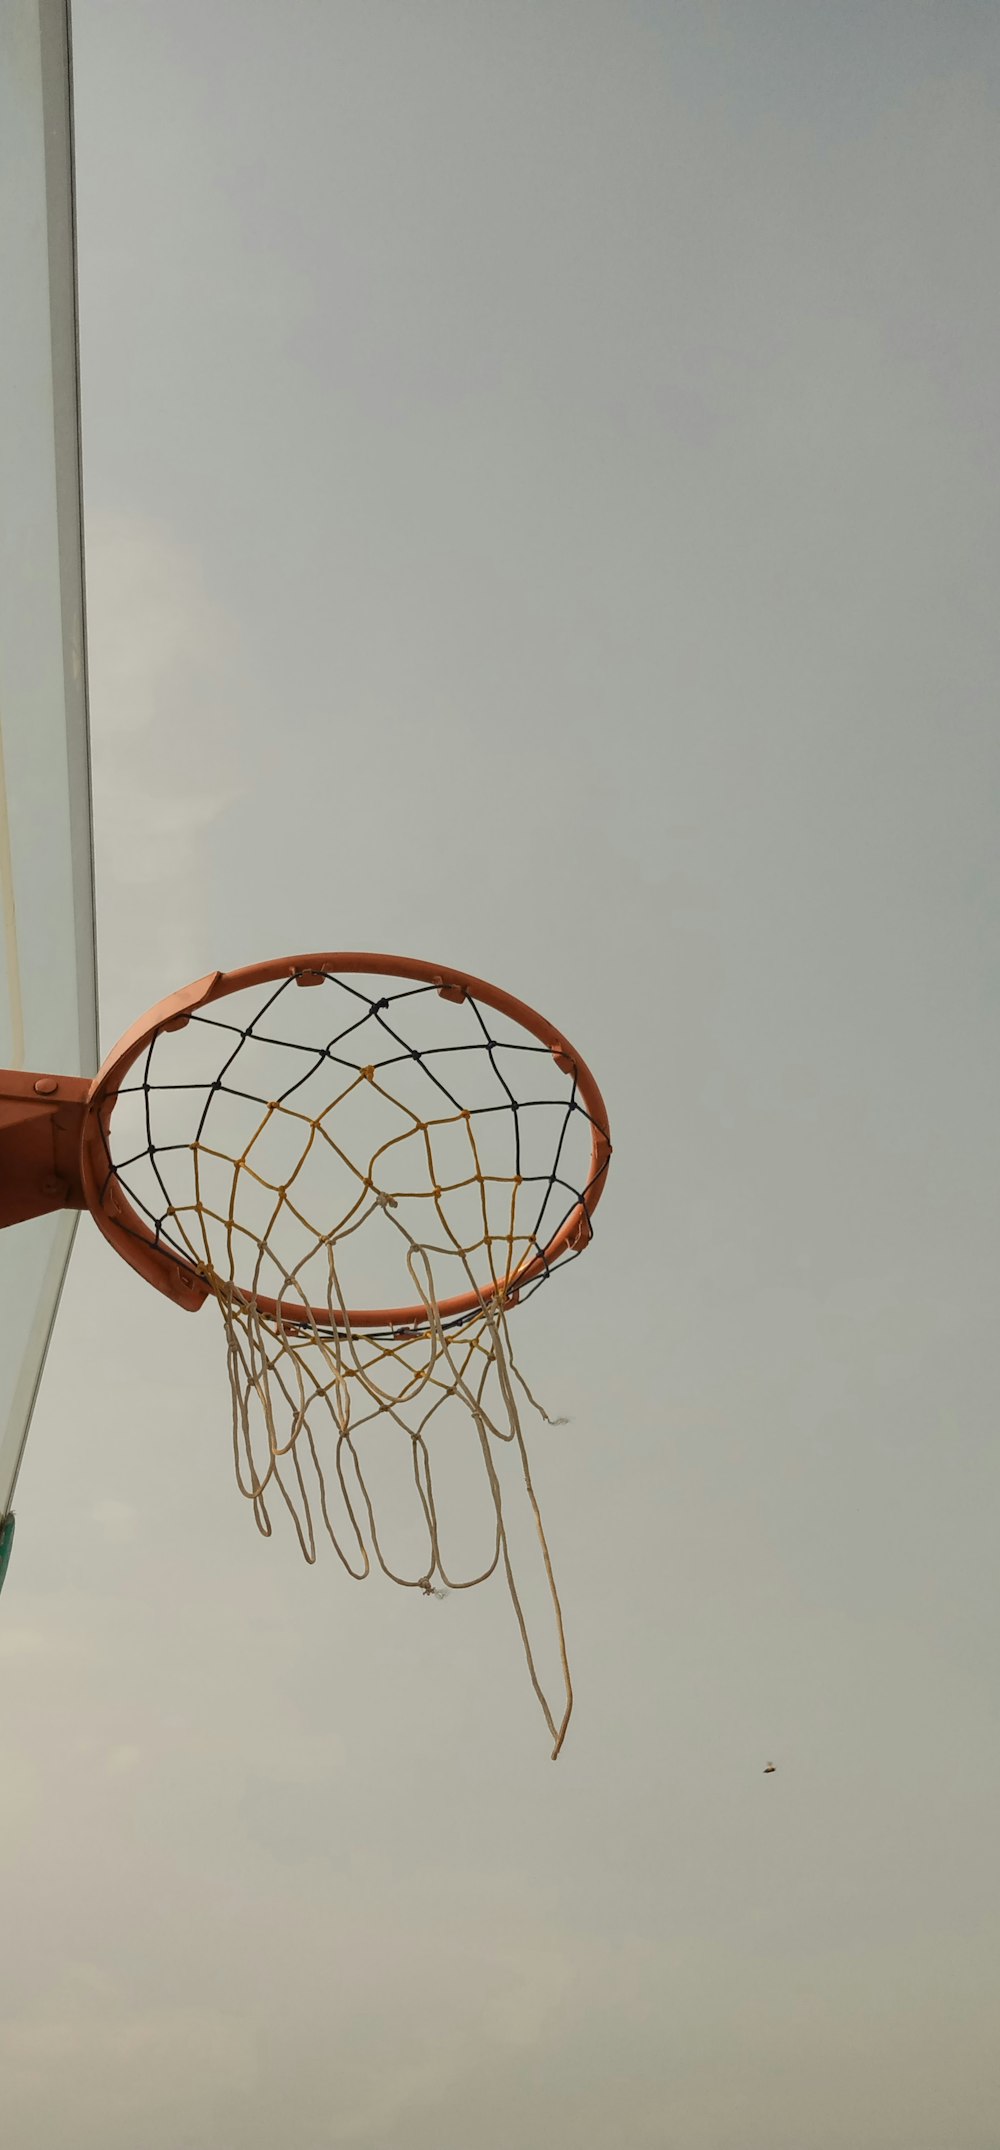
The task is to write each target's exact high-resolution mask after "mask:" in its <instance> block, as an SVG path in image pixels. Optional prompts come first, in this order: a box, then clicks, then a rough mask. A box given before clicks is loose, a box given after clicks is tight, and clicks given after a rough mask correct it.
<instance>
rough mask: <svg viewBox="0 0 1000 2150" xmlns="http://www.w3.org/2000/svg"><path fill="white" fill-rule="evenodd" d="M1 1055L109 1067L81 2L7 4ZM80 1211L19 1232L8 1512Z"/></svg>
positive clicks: (3, 69)
mask: <svg viewBox="0 0 1000 2150" xmlns="http://www.w3.org/2000/svg"><path fill="white" fill-rule="evenodd" d="M0 321H2V328H0V1066H5V1067H16V1068H26V1069H37V1070H39V1071H40V1072H45V1073H56V1074H73V1075H81V1074H90V1073H92V1072H93V1071H94V1069H95V1068H96V1065H97V991H96V964H95V956H94V901H93V865H92V847H91V814H90V768H89V754H88V732H87V674H86V645H85V630H84V597H83V542H82V516H81V486H80V423H79V376H78V364H77V309H76V247H75V220H74V204H73V125H72V90H71V73H70V34H69V9H68V6H66V5H64V4H63V0H2V6H0ZM75 1224H76V1213H75V1212H73V1211H66V1212H61V1213H59V1214H57V1215H55V1216H48V1217H40V1218H36V1219H34V1220H33V1221H32V1222H31V1223H29V1224H21V1225H17V1226H14V1227H12V1228H10V1229H8V1230H7V1231H5V1232H3V1233H2V1234H0V1298H2V1304H3V1320H2V1325H0V1336H2V1342H0V1517H2V1516H3V1514H4V1513H5V1511H6V1510H7V1509H8V1507H9V1505H10V1499H11V1495H12V1492H13V1486H14V1480H15V1478H16V1476H17V1469H18V1464H19V1462H20V1457H21V1453H22V1450H23V1446H24V1441H25V1436H26V1434H27V1430H28V1423H29V1420H30V1417H31V1411H32V1406H33V1403H34V1399H35V1394H36V1391H37V1387H38V1382H39V1378H40V1375H41V1370H42V1364H43V1361H44V1358H45V1352H46V1348H47V1344H48V1339H49V1335H50V1332H51V1328H52V1323H53V1319H54V1317H55V1311H56V1307H57V1304H58V1299H59V1293H60V1289H61V1286H62V1280H63V1276H64V1273H65V1269H66V1264H67V1261H68V1259H69V1254H70V1248H71V1246H72V1242H73V1233H74V1228H75Z"/></svg>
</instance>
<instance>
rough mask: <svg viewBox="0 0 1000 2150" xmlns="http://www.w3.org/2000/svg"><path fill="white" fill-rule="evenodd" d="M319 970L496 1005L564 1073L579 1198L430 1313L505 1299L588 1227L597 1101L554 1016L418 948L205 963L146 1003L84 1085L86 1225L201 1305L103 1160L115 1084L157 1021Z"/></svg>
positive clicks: (597, 1172)
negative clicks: (543, 1240)
mask: <svg viewBox="0 0 1000 2150" xmlns="http://www.w3.org/2000/svg"><path fill="white" fill-rule="evenodd" d="M326 973H330V974H331V975H334V976H335V975H337V974H338V973H339V974H345V975H349V974H351V973H354V974H357V973H364V974H367V975H368V976H371V977H380V978H401V979H409V980H414V981H416V982H418V983H421V984H425V985H430V986H434V987H436V989H437V991H438V992H439V993H440V994H441V995H442V997H443V998H445V999H459V998H462V999H464V998H465V997H466V995H471V997H472V998H473V999H475V1000H477V1001H481V1002H482V1004H483V1006H484V1007H487V1008H492V1009H493V1010H494V1012H495V1013H496V1014H498V1015H503V1016H505V1017H506V1018H507V1019H508V1020H509V1021H510V1022H513V1023H516V1024H517V1025H518V1026H519V1028H520V1029H522V1030H525V1031H527V1032H528V1033H529V1035H530V1036H532V1037H534V1038H536V1039H537V1040H538V1042H539V1044H541V1045H545V1046H547V1047H548V1049H549V1051H550V1052H551V1053H552V1055H553V1057H554V1058H555V1060H556V1064H557V1065H558V1066H559V1067H560V1068H561V1069H562V1070H563V1071H564V1072H565V1073H568V1074H572V1076H573V1078H574V1081H575V1084H576V1090H577V1094H578V1096H579V1098H580V1100H581V1103H582V1105H583V1107H584V1110H585V1112H586V1114H587V1116H588V1118H589V1120H590V1123H591V1155H590V1171H589V1177H588V1181H587V1186H586V1188H585V1190H584V1193H583V1197H582V1199H581V1201H579V1202H578V1203H577V1204H576V1205H575V1207H574V1208H573V1209H572V1210H571V1212H570V1214H569V1216H568V1217H566V1218H565V1219H564V1221H563V1223H562V1224H561V1225H560V1227H559V1230H558V1231H557V1232H556V1233H554V1235H553V1237H552V1238H551V1239H550V1240H549V1242H548V1244H547V1245H546V1246H545V1247H544V1248H543V1249H542V1251H541V1252H540V1253H539V1254H537V1255H535V1256H534V1257H533V1259H532V1260H531V1261H530V1262H529V1263H527V1264H526V1265H525V1266H524V1267H522V1268H519V1269H518V1270H516V1271H515V1272H513V1273H512V1274H511V1275H509V1276H507V1277H504V1278H503V1279H501V1280H500V1281H499V1282H498V1283H495V1282H491V1283H490V1284H489V1285H487V1286H484V1287H483V1288H482V1289H481V1290H479V1291H476V1290H469V1291H467V1292H462V1293H459V1294H457V1295H456V1296H455V1297H453V1298H450V1299H447V1300H442V1302H441V1304H440V1306H439V1308H438V1313H439V1315H440V1318H441V1320H442V1321H444V1322H449V1323H450V1322H454V1321H456V1320H460V1319H461V1318H462V1317H463V1316H465V1315H473V1314H475V1313H476V1312H478V1311H479V1310H480V1309H481V1308H482V1307H484V1306H487V1305H490V1304H493V1303H496V1302H500V1303H502V1304H506V1305H513V1304H515V1303H516V1300H517V1297H518V1295H519V1293H520V1292H522V1291H524V1290H525V1289H526V1288H527V1287H528V1286H529V1285H531V1284H533V1283H535V1282H536V1281H537V1280H538V1278H540V1277H541V1276H542V1275H544V1274H546V1273H547V1272H548V1271H549V1270H551V1269H552V1268H553V1267H554V1265H555V1264H556V1263H557V1262H558V1261H559V1260H560V1259H561V1258H562V1257H563V1256H564V1255H566V1254H567V1253H569V1252H570V1251H571V1250H574V1251H580V1250H581V1249H582V1248H583V1247H584V1246H585V1245H586V1244H587V1241H588V1240H589V1238H590V1236H591V1219H592V1217H593V1214H594V1211H595V1210H596V1208H597V1204H598V1202H599V1201H600V1198H601V1195H602V1194H603V1191H604V1183H605V1180H606V1178H607V1171H608V1164H609V1161H610V1158H611V1139H610V1134H609V1131H608V1113H607V1107H606V1105H605V1103H604V1099H603V1097H602V1095H601V1092H600V1090H599V1088H598V1085H597V1082H596V1081H595V1079H594V1076H593V1075H592V1074H591V1071H590V1069H589V1067H588V1066H587V1063H586V1061H585V1060H584V1059H583V1058H582V1056H581V1054H580V1053H578V1052H577V1050H576V1047H575V1046H574V1045H572V1044H571V1043H570V1041H569V1039H568V1038H567V1037H566V1036H565V1035H564V1033H563V1032H562V1031H561V1030H558V1029H557V1028H556V1026H555V1024H554V1023H550V1022H549V1021H548V1020H547V1018H546V1017H545V1016H543V1015H539V1014H538V1013H537V1011H536V1010H535V1009H534V1008H530V1007H528V1005H527V1003H526V1002H525V1001H522V1000H518V999H516V998H515V996H514V995H513V994H512V993H506V992H504V991H503V990H502V989H501V988H500V987H499V986H495V985H490V984H489V983H488V982H487V981H486V980H485V979H483V978H476V977H473V975H472V974H471V972H469V971H463V970H456V969H455V968H454V966H453V965H450V964H442V963H425V962H423V961H422V960H421V959H420V958H418V957H412V956H387V955H372V954H370V953H359V952H357V951H348V952H338V953H336V954H329V953H319V954H317V953H312V954H307V955H300V956H282V957H278V958H276V959H274V960H272V961H270V962H267V963H252V964H248V965H247V966H246V967H245V968H243V969H241V970H232V971H210V972H209V973H208V974H207V976H206V977H204V978H199V979H197V980H196V981H195V982H194V984H192V985H189V986H184V987H182V988H181V990H180V991H179V992H177V993H172V994H169V995H168V997H167V998H166V999H165V1000H162V1001H160V1002H158V1004H157V1006H156V1007H155V1008H151V1009H149V1011H148V1012H147V1014H145V1015H143V1016H140V1018H139V1020H138V1022H136V1023H134V1024H133V1025H132V1027H131V1029H130V1030H128V1031H126V1033H125V1035H124V1037H122V1038H120V1039H119V1041H118V1043H117V1045H115V1046H114V1047H113V1048H112V1051H111V1052H110V1053H109V1055H108V1057H107V1059H106V1060H105V1062H104V1065H103V1067H102V1068H101V1070H100V1072H99V1074H98V1075H96V1076H95V1078H94V1082H93V1084H92V1085H91V1089H90V1095H89V1099H88V1106H87V1118H86V1122H85V1126H84V1133H83V1143H82V1153H81V1164H82V1178H83V1189H84V1193H85V1195H86V1198H87V1205H88V1207H89V1209H90V1211H91V1214H92V1216H93V1218H94V1220H95V1222H96V1224H97V1225H98V1226H99V1228H100V1230H101V1231H102V1232H103V1233H104V1236H105V1238H106V1239H108V1240H109V1241H110V1243H111V1245H112V1246H113V1247H114V1248H115V1250H116V1252H117V1253H118V1254H120V1255H121V1256H122V1257H123V1258H124V1259H125V1260H126V1261H127V1262H129V1263H130V1265H131V1266H132V1268H134V1269H136V1270H138V1271H139V1273H140V1275H142V1276H143V1277H145V1279H146V1280H147V1282H148V1283H151V1284H154V1285H155V1286H156V1287H157V1289H158V1290H160V1291H163V1292H166V1293H167V1295H168V1296H169V1297H170V1298H172V1299H174V1300H176V1301H177V1302H178V1303H179V1304H180V1305H182V1306H186V1307H188V1308H190V1309H191V1310H192V1311H194V1310H196V1309H197V1308H198V1307H200V1306H201V1305H203V1304H204V1301H205V1299H206V1298H208V1297H209V1296H210V1291H211V1287H210V1286H209V1284H208V1283H207V1282H206V1280H205V1279H204V1278H203V1277H201V1276H199V1275H198V1272H197V1271H196V1270H195V1269H193V1268H191V1267H190V1266H189V1265H188V1264H186V1263H185V1262H184V1261H183V1260H182V1259H181V1258H180V1257H179V1256H177V1255H174V1254H173V1253H170V1252H168V1251H167V1250H166V1249H165V1248H164V1247H163V1246H161V1245H160V1244H159V1243H158V1241H157V1240H156V1237H155V1235H154V1234H153V1232H151V1231H150V1229H149V1226H148V1225H147V1224H146V1222H145V1220H144V1219H143V1218H142V1217H140V1216H139V1214H138V1212H137V1211H136V1210H135V1209H133V1207H132V1205H131V1203H130V1202H129V1201H128V1200H127V1198H126V1196H125V1195H124V1193H123V1191H122V1188H121V1186H120V1185H119V1183H118V1180H117V1178H116V1176H115V1174H114V1172H113V1169H111V1170H109V1166H108V1148H107V1132H108V1128H109V1125H110V1122H111V1118H112V1115H113V1112H114V1105H115V1100H116V1097H117V1093H118V1091H119V1089H120V1088H121V1086H122V1084H123V1082H124V1080H125V1078H126V1076H127V1075H128V1073H129V1070H130V1069H131V1068H132V1067H133V1066H134V1065H135V1062H136V1061H137V1059H138V1058H139V1055H140V1054H141V1053H142V1052H143V1051H144V1050H145V1048H146V1047H147V1046H148V1045H149V1044H150V1043H151V1042H152V1040H153V1039H154V1038H155V1037H156V1036H157V1034H158V1033H159V1032H160V1031H161V1030H164V1029H167V1028H168V1027H169V1028H178V1029H179V1028H181V1027H182V1026H183V1025H184V1024H185V1023H186V1022H187V1021H188V1019H189V1018H190V1016H191V1015H193V1014H195V1013H196V1012H197V1011H199V1010H200V1009H202V1008H207V1007H209V1006H211V1005H212V1003H213V1002H215V1001H218V1000H225V999H228V998H229V996H230V995H231V994H234V993H243V992H248V991H252V990H253V988H254V987H256V986H261V985H270V984H277V983H278V982H279V981H280V980H281V979H291V978H302V980H303V982H304V983H309V982H310V981H311V979H312V978H315V979H317V980H318V979H319V977H320V976H322V975H325V974H326ZM255 1305H256V1306H257V1307H258V1309H259V1310H260V1312H261V1313H262V1314H263V1315H264V1316H265V1317H268V1318H270V1319H272V1320H276V1319H280V1320H281V1321H282V1322H284V1323H285V1324H286V1325H287V1326H289V1327H291V1328H295V1327H300V1328H301V1327H308V1326H312V1325H315V1326H316V1327H318V1328H323V1329H328V1328H329V1325H330V1309H329V1308H326V1307H323V1308H316V1307H312V1308H310V1307H305V1306H302V1305H296V1304H295V1303H294V1302H291V1301H289V1300H280V1301H279V1300H274V1299H268V1298H264V1297H260V1298H258V1299H256V1300H255ZM334 1319H335V1320H336V1322H337V1324H338V1326H341V1325H342V1326H345V1327H347V1326H349V1327H350V1328H352V1329H356V1330H358V1331H363V1330H372V1329H414V1328H423V1327H425V1326H426V1324H427V1309H426V1307H424V1306H423V1305H417V1306H401V1307H391V1306H390V1307H360V1308H350V1309H348V1311H347V1313H346V1314H341V1313H340V1312H339V1310H336V1311H335V1313H334Z"/></svg>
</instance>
